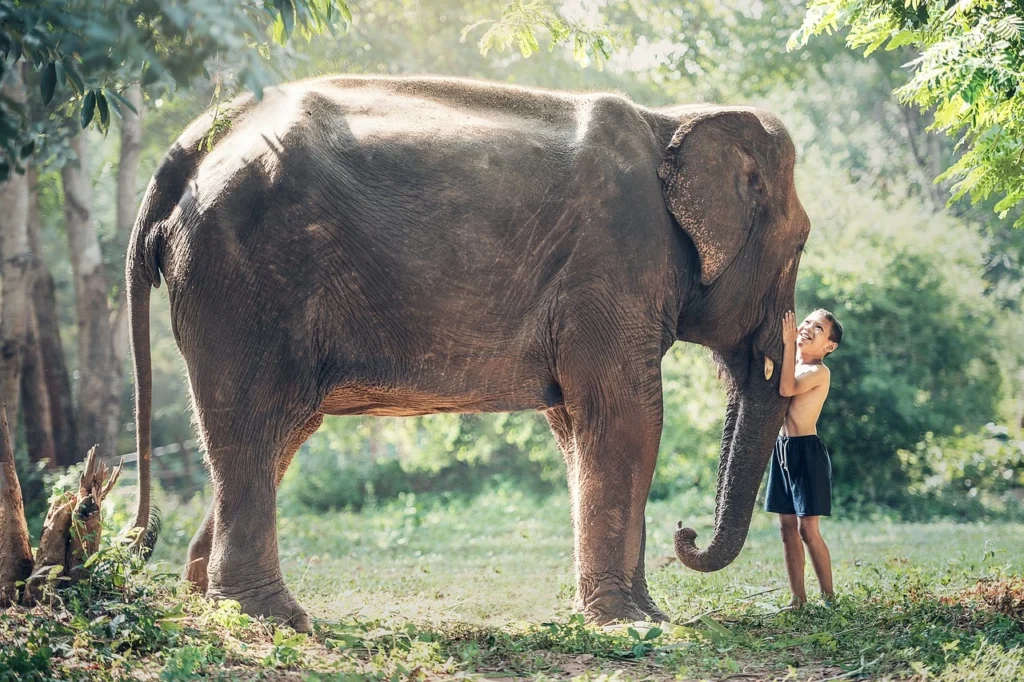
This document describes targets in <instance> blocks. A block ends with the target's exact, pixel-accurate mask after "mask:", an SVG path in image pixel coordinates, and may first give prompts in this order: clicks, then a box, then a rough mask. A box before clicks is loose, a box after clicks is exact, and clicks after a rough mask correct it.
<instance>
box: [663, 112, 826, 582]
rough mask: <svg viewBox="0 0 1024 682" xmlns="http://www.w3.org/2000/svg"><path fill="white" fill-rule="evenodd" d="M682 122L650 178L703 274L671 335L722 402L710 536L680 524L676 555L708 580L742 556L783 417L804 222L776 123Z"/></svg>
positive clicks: (733, 119)
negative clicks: (687, 348) (708, 357)
mask: <svg viewBox="0 0 1024 682" xmlns="http://www.w3.org/2000/svg"><path fill="white" fill-rule="evenodd" d="M679 119H680V120H681V123H680V125H679V126H678V128H677V129H676V130H675V133H674V135H673V136H672V139H671V142H670V144H669V145H668V149H667V150H666V152H665V156H664V160H663V162H662V164H661V166H660V168H659V169H658V175H659V176H660V177H661V179H662V181H663V183H664V184H663V187H664V195H665V200H666V203H667V206H668V209H669V211H670V212H671V213H672V215H673V216H674V217H675V219H676V222H678V224H679V226H680V227H681V228H682V229H683V230H684V231H685V233H686V234H687V235H688V236H689V238H690V240H691V241H692V242H693V246H694V248H695V250H696V253H697V257H698V259H699V262H700V268H699V276H698V275H695V276H694V278H695V279H699V284H698V283H697V282H694V284H693V287H692V288H693V289H695V290H696V291H697V293H695V295H694V299H695V302H694V304H693V305H690V306H687V307H686V309H685V310H684V312H683V314H682V315H681V317H680V320H679V330H678V332H679V334H678V335H679V338H680V339H682V340H685V341H692V342H697V343H701V344H703V345H705V346H708V347H709V348H711V349H712V351H713V353H714V356H715V358H716V360H717V362H718V364H719V368H720V376H721V377H722V379H723V380H724V383H725V385H726V389H727V391H728V395H729V399H728V408H727V412H726V417H725V428H724V430H723V434H722V451H721V460H720V463H719V471H718V490H717V495H716V501H715V506H716V509H715V530H714V536H713V537H712V538H711V540H710V543H709V544H708V546H707V547H706V548H705V549H703V550H699V549H698V548H697V546H696V543H695V540H696V537H697V534H696V533H695V532H694V531H693V530H692V529H690V528H684V527H683V525H682V522H680V524H679V527H678V528H677V530H676V534H675V547H676V554H677V555H678V556H679V560H680V561H681V562H682V563H683V564H685V565H686V566H688V567H690V568H693V569H696V570H699V571H715V570H718V569H721V568H724V567H725V566H727V565H729V564H730V563H731V562H732V561H733V559H735V558H736V556H737V555H738V554H739V552H740V550H741V549H742V547H743V544H744V542H745V540H746V536H747V531H748V529H749V526H750V518H751V515H752V514H753V508H754V502H755V498H756V496H757V490H758V488H759V486H760V482H761V479H762V476H763V475H764V470H765V467H766V466H767V463H768V458H769V457H770V456H771V452H772V445H773V442H774V439H775V436H776V434H777V433H778V430H779V427H780V426H781V425H782V420H783V418H784V417H785V411H786V407H787V406H788V400H787V399H785V398H782V397H781V396H780V395H779V392H778V374H777V372H775V367H776V366H778V367H781V361H782V340H781V318H782V315H783V313H784V312H785V311H786V310H790V309H792V308H793V299H794V289H795V286H796V273H797V267H798V264H799V260H800V253H801V251H802V249H803V244H804V242H805V240H806V239H807V235H808V232H809V231H810V222H809V220H808V218H807V214H806V213H805V212H804V209H803V207H802V206H801V205H800V201H799V199H798V198H797V195H796V190H795V186H794V180H793V166H794V162H795V158H796V153H795V149H794V147H793V143H792V141H791V140H790V138H789V135H788V134H787V133H786V131H785V128H784V127H783V126H782V124H781V123H780V122H779V121H778V120H777V119H776V118H775V117H774V116H772V115H770V114H767V113H765V112H761V111H758V110H753V109H735V108H734V109H714V108H705V109H700V110H696V111H693V112H688V113H687V114H684V115H682V116H680V117H679Z"/></svg>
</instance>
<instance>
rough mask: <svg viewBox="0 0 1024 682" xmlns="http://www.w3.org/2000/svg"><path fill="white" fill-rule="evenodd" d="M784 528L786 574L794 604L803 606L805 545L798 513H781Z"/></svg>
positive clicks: (781, 522) (780, 517) (804, 600)
mask: <svg viewBox="0 0 1024 682" xmlns="http://www.w3.org/2000/svg"><path fill="white" fill-rule="evenodd" d="M779 526H780V528H781V530H782V545H783V547H784V548H785V551H786V574H787V575H788V576H789V590H790V591H791V592H792V593H793V601H792V602H790V604H791V605H792V606H803V605H804V603H806V601H807V593H806V592H805V591H804V545H803V543H802V542H800V530H799V526H798V522H797V517H796V514H779Z"/></svg>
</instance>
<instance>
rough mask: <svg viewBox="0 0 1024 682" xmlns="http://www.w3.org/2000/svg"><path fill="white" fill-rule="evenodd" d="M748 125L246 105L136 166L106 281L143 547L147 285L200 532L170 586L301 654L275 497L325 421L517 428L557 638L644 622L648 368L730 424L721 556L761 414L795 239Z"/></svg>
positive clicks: (546, 113) (460, 103)
mask: <svg viewBox="0 0 1024 682" xmlns="http://www.w3.org/2000/svg"><path fill="white" fill-rule="evenodd" d="M795 158H796V152H795V147H794V145H793V142H792V140H791V138H790V136H789V134H788V133H787V131H786V129H785V127H784V125H783V124H782V123H781V122H780V121H779V119H778V118H777V117H775V116H774V115H773V114H771V113H769V112H767V111H763V110H761V109H758V108H752V107H744V106H717V105H678V106H671V107H662V108H655V107H645V106H642V105H640V104H637V103H635V102H633V101H632V100H631V99H629V98H627V97H625V96H622V95H619V94H614V93H569V92H559V91H550V90H542V89H535V88H526V87H517V86H511V85H507V84H499V83H492V82H487V81H474V80H464V79H455V78H442V77H432V76H423V77H370V76H348V75H345V76H331V77H323V78H319V79H313V80H306V81H300V82H295V83H288V84H283V85H280V86H276V87H271V88H268V89H266V90H265V91H264V93H263V96H262V97H261V98H256V97H255V96H253V95H251V94H250V95H243V96H241V97H239V98H237V99H235V100H233V101H232V102H231V103H230V104H228V105H227V106H222V107H221V108H220V110H219V112H209V113H207V114H205V115H203V116H201V117H200V118H199V119H198V120H196V121H195V122H193V123H192V124H191V125H190V126H189V127H187V128H186V130H185V131H184V132H183V133H182V135H181V136H180V138H179V139H178V140H177V141H176V142H175V143H174V144H173V145H172V147H171V148H170V150H169V151H168V152H167V154H166V156H165V158H164V159H163V160H162V162H161V163H160V164H159V166H158V168H157V170H156V171H155V173H154V175H153V178H152V180H151V182H150V184H149V186H148V189H147V191H146V193H145V197H144V200H143V202H142V206H141V208H140V211H139V215H138V218H137V221H136V223H135V225H134V227H133V231H132V234H131V239H130V243H129V246H128V251H127V258H126V287H127V296H128V300H129V315H130V339H131V348H132V357H133V361H134V367H135V369H134V379H135V399H136V413H135V420H136V433H137V437H138V449H139V478H138V480H139V489H138V506H137V509H136V512H135V521H134V525H135V527H138V528H144V527H146V525H147V522H148V520H149V517H150V508H151V503H150V471H149V470H150V457H151V443H150V440H151V436H150V433H151V431H150V429H151V425H150V421H151V413H152V369H151V358H150V349H149V342H150V340H149V323H150V320H149V302H150V293H151V290H152V289H153V288H156V287H158V286H159V285H160V281H161V276H162V277H163V279H164V280H165V281H166V284H167V295H168V299H169V303H170V321H171V327H172V331H173V335H174V339H175V342H176V344H177V346H178V349H179V351H180V353H181V355H182V356H183V358H184V361H185V365H186V369H187V376H188V382H189V389H190V394H191V400H192V406H193V410H194V420H195V423H196V425H197V428H198V431H199V435H200V437H201V440H202V443H203V446H204V448H205V452H206V465H207V467H208V469H209V472H210V477H211V485H212V491H213V495H212V505H211V507H210V510H209V513H208V514H207V516H206V518H205V520H204V521H203V524H202V526H201V527H200V529H199V530H198V531H197V533H196V535H195V537H194V538H193V541H192V543H191V545H190V547H189V555H188V562H187V564H186V569H185V573H184V577H185V578H187V579H188V580H190V581H191V582H192V583H194V584H195V585H196V587H197V588H198V589H199V590H202V591H203V592H204V593H205V594H206V595H207V596H208V597H209V598H211V599H234V600H236V601H238V602H239V603H240V604H241V607H242V609H243V610H244V612H246V613H250V614H256V615H264V616H268V617H274V618H276V619H278V620H281V621H284V622H287V623H290V624H291V625H292V626H293V627H295V628H296V629H299V630H308V629H309V627H310V621H309V618H308V616H307V614H306V612H305V611H304V609H303V608H302V606H300V605H299V603H298V602H297V601H296V600H295V599H294V598H293V596H292V595H291V593H290V592H289V590H288V588H287V586H286V585H285V583H284V579H283V577H282V573H281V568H280V564H279V559H278V544H277V536H276V507H275V500H276V491H277V486H278V485H279V483H280V481H281V478H282V476H283V475H284V472H285V470H286V469H287V468H288V465H289V463H290V461H291V460H292V458H293V456H294V455H295V453H296V451H297V450H298V448H299V447H300V446H301V444H302V443H303V442H304V441H305V440H306V439H307V438H308V437H309V436H310V435H311V434H312V433H313V432H314V431H316V429H317V428H318V427H319V425H320V423H321V421H322V420H323V418H324V415H375V416H414V415H428V414H435V413H486V412H508V411H516V410H538V411H541V412H543V414H544V415H545V416H546V418H547V421H548V422H549V424H550V427H551V430H552V432H553V434H554V437H555V439H556V440H557V442H558V445H559V446H560V449H561V451H562V453H563V455H564V459H565V464H566V470H567V478H568V487H569V493H570V497H571V505H570V506H571V516H572V527H573V538H574V539H573V549H574V551H573V557H574V563H575V579H576V604H575V606H576V608H578V609H579V610H580V611H581V612H582V613H583V614H584V615H585V617H586V618H587V620H588V621H590V622H595V623H609V622H614V621H619V620H623V619H628V620H655V621H657V620H668V617H667V616H666V615H665V613H664V612H663V611H662V610H661V609H659V608H658V606H657V605H656V604H655V602H654V601H653V600H652V598H651V596H650V594H649V591H648V586H647V580H646V577H645V572H644V546H645V539H646V528H645V522H644V509H645V505H646V502H647V497H648V491H649V488H650V485H651V480H652V477H653V474H654V469H655V462H656V460H657V456H658V447H659V441H660V438H661V432H662V419H663V413H662V383H661V362H662V358H663V357H664V355H665V354H666V352H668V350H669V348H670V347H671V346H672V345H673V344H674V343H675V342H676V341H683V342H688V343H696V344H701V345H703V346H705V347H707V348H709V349H710V350H711V355H712V357H713V358H714V359H715V361H716V363H717V365H718V367H719V375H720V378H721V380H722V383H723V384H724V386H725V389H726V391H727V394H728V400H727V411H726V415H725V426H724V430H723V435H722V444H721V460H720V465H719V471H718V484H717V497H716V502H715V522H714V532H713V536H712V537H711V538H710V540H709V543H708V544H707V546H706V547H705V548H704V549H698V547H697V545H696V533H695V532H694V531H693V530H692V529H690V528H684V527H683V526H682V522H680V524H679V527H678V529H677V530H676V531H675V549H676V553H677V555H678V557H679V559H680V561H681V562H682V563H683V564H684V565H685V566H687V567H690V568H691V569H696V570H698V571H715V570H718V569H721V568H723V567H725V566H727V565H728V564H729V563H730V562H732V561H733V559H734V558H735V557H736V556H737V555H738V553H739V551H740V549H741V548H742V546H743V544H744V542H745V539H746V535H747V531H748V528H749V523H750V519H751V515H752V513H753V507H754V503H755V497H756V493H757V490H758V487H759V484H760V481H761V479H762V476H763V473H764V470H765V467H766V465H767V462H768V458H769V457H770V453H771V451H772V445H773V442H774V439H775V436H776V434H777V432H778V430H779V427H780V425H781V424H782V420H783V417H784V414H785V411H786V407H787V405H788V401H787V400H786V399H784V398H782V397H781V396H780V395H779V391H778V376H773V374H774V372H773V367H774V365H775V364H777V363H779V362H780V361H781V358H782V342H781V318H782V315H783V313H784V312H785V311H786V310H789V309H792V308H793V302H794V291H795V286H796V275H797V268H798V265H799V261H800V255H801V252H802V248H803V244H804V242H805V241H806V239H807V236H808V233H809V231H810V221H809V219H808V217H807V214H806V213H805V211H804V209H803V207H802V205H801V203H800V201H799V199H798V197H797V193H796V189H795V184H794V183H795V180H794V164H795Z"/></svg>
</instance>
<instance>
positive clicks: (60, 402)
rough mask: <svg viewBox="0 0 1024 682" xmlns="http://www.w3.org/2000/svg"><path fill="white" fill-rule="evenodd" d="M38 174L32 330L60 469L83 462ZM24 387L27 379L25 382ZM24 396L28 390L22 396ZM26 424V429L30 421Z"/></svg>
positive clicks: (31, 178)
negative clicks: (44, 243)
mask: <svg viewBox="0 0 1024 682" xmlns="http://www.w3.org/2000/svg"><path fill="white" fill-rule="evenodd" d="M36 181H37V178H36V173H35V171H34V170H29V172H28V182H29V220H28V241H29V248H30V249H31V250H32V253H34V254H35V256H36V258H35V273H34V274H33V277H32V280H33V283H32V305H31V308H32V319H31V320H30V324H34V328H33V329H32V331H33V332H34V333H35V336H36V346H37V348H38V351H39V357H38V358H37V359H36V360H37V361H38V362H39V367H40V371H41V374H42V379H43V382H44V383H45V387H46V388H45V390H46V398H47V404H48V405H49V410H50V414H49V424H50V429H51V438H52V440H53V446H54V451H55V454H56V460H55V461H54V464H55V465H57V466H62V467H63V466H68V465H70V464H74V463H75V462H76V461H78V459H79V457H80V456H79V455H78V454H76V453H80V452H81V451H80V450H79V449H78V441H77V436H76V434H75V412H74V404H73V403H72V401H71V379H70V377H69V375H68V367H67V362H66V361H65V358H64V344H63V343H62V342H61V340H60V322H59V318H58V315H57V294H56V287H55V286H54V283H53V275H51V274H50V270H49V269H48V268H47V267H46V261H45V260H44V259H43V252H42V247H41V244H40V241H41V239H40V236H39V235H40V232H41V229H42V225H41V224H40V219H39V216H40V214H39V194H38V191H37V188H36ZM22 386H23V387H24V380H23V381H22ZM22 394H23V395H24V391H23V393H22ZM40 418H41V417H40ZM24 421H26V428H27V427H28V421H27V420H24ZM31 438H32V436H29V448H30V451H31V448H32V440H31Z"/></svg>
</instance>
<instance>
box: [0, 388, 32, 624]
mask: <svg viewBox="0 0 1024 682" xmlns="http://www.w3.org/2000/svg"><path fill="white" fill-rule="evenodd" d="M31 572H32V546H31V545H30V544H29V539H28V525H27V524H26V523H25V504H24V502H23V501H22V499H21V485H20V484H19V483H18V472H17V470H16V469H15V468H14V449H13V446H12V441H11V432H10V429H9V428H8V426H7V414H6V412H4V409H3V406H2V405H0V606H7V605H8V604H9V603H11V602H13V601H15V599H16V597H17V592H18V588H17V585H16V583H17V582H19V581H22V580H25V579H27V578H28V576H29V574H30V573H31Z"/></svg>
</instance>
